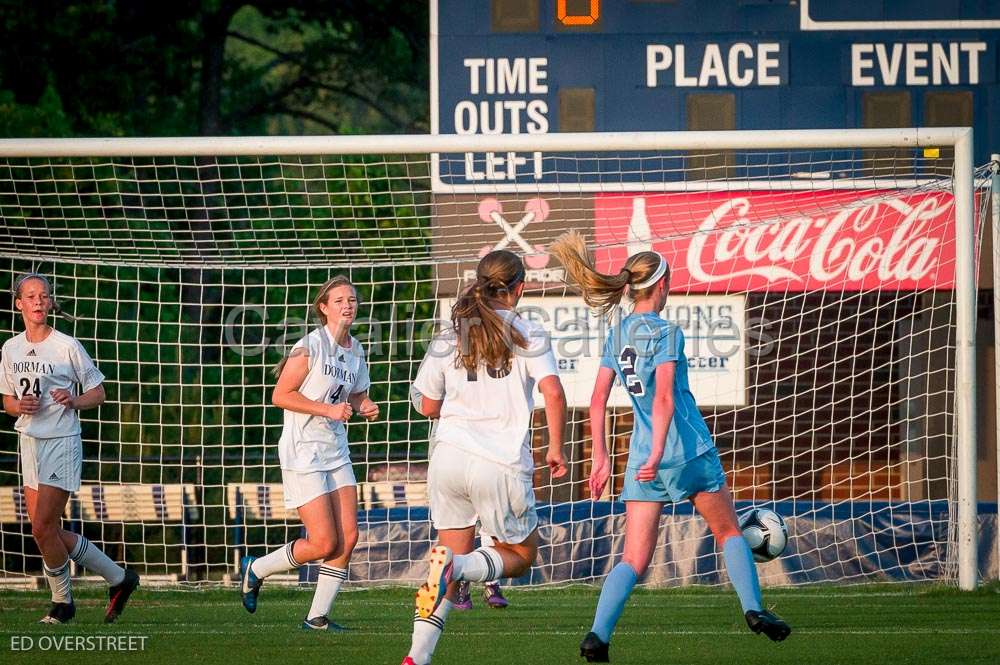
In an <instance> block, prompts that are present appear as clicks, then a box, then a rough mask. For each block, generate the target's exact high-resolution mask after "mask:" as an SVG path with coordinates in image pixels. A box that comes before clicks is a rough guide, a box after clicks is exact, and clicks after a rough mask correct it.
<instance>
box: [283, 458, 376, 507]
mask: <svg viewBox="0 0 1000 665" xmlns="http://www.w3.org/2000/svg"><path fill="white" fill-rule="evenodd" d="M281 482H282V485H283V486H284V490H285V491H284V494H285V508H288V509H289V510H291V509H292V508H298V507H299V506H304V505H306V504H307V503H309V502H310V501H312V500H313V499H315V498H316V497H318V496H321V495H323V494H329V493H330V492H333V491H334V490H338V489H340V488H341V487H348V486H356V485H357V484H358V481H357V480H355V478H354V467H352V466H351V465H350V464H344V465H343V466H338V467H337V468H336V469H332V470H330V471H291V470H289V469H282V470H281Z"/></svg>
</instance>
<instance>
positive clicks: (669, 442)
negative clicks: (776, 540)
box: [550, 232, 791, 662]
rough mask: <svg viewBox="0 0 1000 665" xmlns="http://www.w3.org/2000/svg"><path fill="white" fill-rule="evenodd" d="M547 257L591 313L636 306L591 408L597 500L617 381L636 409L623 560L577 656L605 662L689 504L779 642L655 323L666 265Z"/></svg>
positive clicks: (779, 625)
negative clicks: (657, 554)
mask: <svg viewBox="0 0 1000 665" xmlns="http://www.w3.org/2000/svg"><path fill="white" fill-rule="evenodd" d="M550 252H552V253H553V254H555V255H556V256H557V257H558V258H559V260H560V261H561V262H562V264H563V267H565V269H566V272H567V274H568V275H569V277H570V278H571V279H572V281H573V282H575V283H576V284H577V286H579V288H580V290H581V291H582V293H583V298H584V300H585V301H586V302H587V304H588V305H590V306H591V307H595V308H597V309H599V310H601V313H602V314H603V315H605V316H609V315H610V314H612V313H613V312H614V311H615V309H616V308H617V307H618V305H619V303H620V302H621V299H622V297H623V296H624V295H626V294H627V295H628V296H629V298H630V299H631V300H632V301H633V303H634V308H633V310H632V313H631V314H629V315H628V316H626V317H624V318H622V319H621V320H620V322H619V323H617V324H616V325H613V326H612V330H611V332H610V334H609V335H608V339H607V343H606V345H605V347H604V352H603V356H602V358H601V368H600V370H599V371H598V374H597V381H596V383H595V385H594V392H593V396H592V397H591V400H590V426H591V432H592V434H593V440H594V452H593V467H592V471H591V474H590V491H591V495H592V496H593V498H594V499H595V500H596V499H597V498H599V497H600V496H601V495H602V494H603V492H604V487H605V485H607V482H608V478H609V477H610V475H611V463H610V459H609V457H608V449H607V444H606V442H605V432H604V417H605V412H606V408H607V403H608V397H609V396H610V394H611V387H612V385H613V384H614V381H615V378H616V377H617V378H618V380H620V381H621V383H622V385H623V386H624V387H625V388H626V389H627V390H628V393H629V397H630V398H631V400H632V409H633V413H634V416H635V427H634V429H633V432H632V439H631V441H630V443H629V457H628V465H627V467H626V471H625V486H624V489H623V491H622V500H623V501H625V547H624V552H623V554H622V560H621V562H619V563H618V565H616V566H615V567H614V569H612V571H611V573H610V574H608V577H607V578H606V579H605V580H604V585H603V587H602V588H601V596H600V600H599V601H598V604H597V612H596V614H595V617H594V624H593V627H592V629H591V632H589V633H587V636H586V637H585V638H584V639H583V642H582V643H581V644H580V655H581V656H584V657H585V658H586V659H587V660H588V661H590V662H608V644H609V642H610V641H611V633H612V631H613V630H614V627H615V623H617V621H618V618H619V617H620V616H621V613H622V610H623V609H624V607H625V602H626V601H627V600H628V597H629V595H630V594H631V593H632V588H633V587H634V586H635V584H636V581H637V580H638V578H639V577H641V576H642V575H643V574H644V573H645V572H646V569H647V568H648V567H649V562H650V560H651V559H652V556H653V550H654V549H655V547H656V541H657V536H658V530H659V523H660V514H661V512H662V510H663V504H665V503H670V502H678V501H683V500H685V499H687V500H688V501H690V502H691V503H692V504H694V507H695V509H696V510H697V511H698V513H699V514H700V515H701V516H702V517H703V518H704V519H705V521H706V522H708V526H709V529H711V531H712V535H713V536H714V537H715V541H716V543H717V544H718V546H720V547H721V548H722V552H723V557H724V559H725V562H726V570H727V572H728V573H729V578H730V579H731V580H732V582H733V586H734V587H735V588H736V593H737V595H738V596H739V598H740V604H741V605H742V607H743V612H744V617H745V618H746V621H747V625H748V626H749V627H750V629H751V630H752V631H753V632H755V633H764V634H765V635H767V636H768V637H769V638H771V639H772V640H775V641H780V640H783V639H785V638H786V637H788V635H789V633H791V629H790V628H789V626H788V624H787V623H785V622H784V621H782V620H781V619H780V618H778V617H777V616H775V615H774V614H772V613H770V612H768V611H766V610H764V608H763V606H762V604H761V597H760V583H759V582H758V580H757V571H756V568H755V567H754V561H753V554H752V553H751V552H750V548H749V546H748V545H747V543H746V541H745V540H744V539H743V535H742V533H741V531H740V528H739V525H738V523H737V518H736V510H735V508H734V506H733V499H732V495H731V494H730V492H729V488H728V487H727V486H726V476H725V473H724V472H723V470H722V464H721V463H720V462H719V455H718V452H717V451H716V449H715V443H714V442H713V441H712V435H711V433H710V432H709V431H708V426H707V425H706V424H705V420H704V418H702V415H701V412H700V411H699V410H698V405H697V404H696V403H695V401H694V396H693V395H692V394H691V389H690V387H689V385H688V376H687V368H688V365H687V358H686V357H685V355H684V334H683V332H682V331H681V330H680V328H678V327H677V326H676V325H674V324H673V323H671V322H669V321H665V320H664V319H662V318H660V315H659V313H660V311H662V309H663V306H664V305H665V304H666V301H667V291H668V290H669V285H670V269H669V267H668V266H667V261H666V259H664V258H663V257H662V256H661V255H660V254H658V253H656V252H639V253H638V254H633V255H632V256H630V257H629V258H628V260H626V262H625V265H624V267H622V269H621V271H620V272H619V273H618V274H617V275H605V274H602V273H599V272H597V271H596V270H595V269H594V266H593V263H592V261H591V259H590V256H589V253H588V252H587V248H586V245H585V244H584V241H583V238H582V237H581V236H580V235H579V234H578V233H575V232H571V233H568V234H565V235H563V236H562V237H561V238H559V239H558V240H557V241H556V242H555V243H553V244H552V247H551V248H550Z"/></svg>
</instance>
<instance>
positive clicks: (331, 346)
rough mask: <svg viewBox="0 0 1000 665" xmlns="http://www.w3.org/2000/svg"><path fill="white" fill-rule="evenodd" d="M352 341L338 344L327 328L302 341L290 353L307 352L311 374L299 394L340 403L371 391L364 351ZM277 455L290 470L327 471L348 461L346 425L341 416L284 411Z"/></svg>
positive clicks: (358, 344)
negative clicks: (346, 346) (345, 345)
mask: <svg viewBox="0 0 1000 665" xmlns="http://www.w3.org/2000/svg"><path fill="white" fill-rule="evenodd" d="M349 339H350V344H351V346H350V348H344V347H342V346H339V345H338V344H337V343H336V341H334V339H333V336H332V335H331V334H330V331H329V330H327V328H326V326H323V327H321V328H317V329H316V330H313V331H312V332H311V333H309V334H308V335H306V336H305V337H303V338H302V339H301V340H299V341H298V343H297V344H296V345H295V346H294V347H293V348H292V351H291V353H293V354H294V353H303V352H305V353H308V355H309V373H308V374H306V378H305V380H304V381H303V382H302V385H301V386H299V390H298V392H300V393H301V394H302V395H303V396H304V397H306V398H307V399H311V400H313V401H316V402H326V403H328V404H339V403H341V402H346V401H347V398H348V397H349V396H350V395H351V394H354V393H362V392H365V391H366V390H368V387H369V386H370V385H371V380H370V379H369V378H368V365H367V363H365V354H364V350H363V349H362V348H361V343H360V342H358V340H356V339H354V337H350V338H349ZM278 456H279V458H280V459H281V468H282V469H288V470H290V471H328V470H330V469H336V468H337V467H340V466H343V465H345V464H349V463H350V461H351V457H350V454H349V452H348V449H347V427H346V426H345V425H344V423H343V422H342V421H340V420H332V419H330V418H326V417H324V416H312V415H309V414H307V413H298V412H296V411H289V410H287V409H286V410H285V425H284V427H283V428H282V430H281V440H280V441H279V442H278Z"/></svg>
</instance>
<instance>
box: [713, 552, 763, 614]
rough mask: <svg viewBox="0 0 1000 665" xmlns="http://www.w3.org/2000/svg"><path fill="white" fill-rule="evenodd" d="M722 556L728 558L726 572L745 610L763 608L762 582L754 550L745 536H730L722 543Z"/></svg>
mask: <svg viewBox="0 0 1000 665" xmlns="http://www.w3.org/2000/svg"><path fill="white" fill-rule="evenodd" d="M722 556H723V558H725V560H726V572H728V573H729V579H730V580H731V581H732V583H733V587H735V589H736V595H737V596H739V597H740V605H742V606H743V612H744V613H746V612H748V611H749V610H756V611H758V612H760V610H761V599H760V582H759V581H758V580H757V567H756V566H755V565H754V562H753V552H751V551H750V546H749V545H747V541H745V540H744V539H743V536H730V537H729V538H726V542H725V543H723V545H722Z"/></svg>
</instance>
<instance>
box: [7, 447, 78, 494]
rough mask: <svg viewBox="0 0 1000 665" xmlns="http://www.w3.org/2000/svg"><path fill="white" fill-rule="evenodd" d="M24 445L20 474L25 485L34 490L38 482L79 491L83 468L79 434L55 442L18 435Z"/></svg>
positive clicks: (69, 490) (70, 490) (68, 490)
mask: <svg viewBox="0 0 1000 665" xmlns="http://www.w3.org/2000/svg"><path fill="white" fill-rule="evenodd" d="M18 442H19V444H20V446H21V473H22V474H24V484H25V486H26V487H30V488H31V489H33V490H37V489H38V483H41V484H43V485H51V486H53V487H58V488H59V489H64V490H66V491H67V492H75V491H77V490H78V489H80V473H81V471H82V469H83V442H82V441H81V440H80V435H79V434H74V435H73V436H61V437H56V438H53V439H36V438H35V437H33V436H28V435H27V434H20V435H18Z"/></svg>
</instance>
